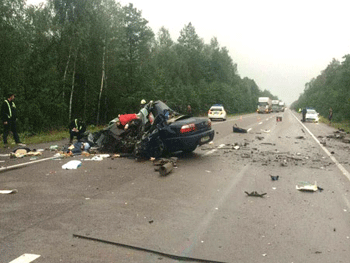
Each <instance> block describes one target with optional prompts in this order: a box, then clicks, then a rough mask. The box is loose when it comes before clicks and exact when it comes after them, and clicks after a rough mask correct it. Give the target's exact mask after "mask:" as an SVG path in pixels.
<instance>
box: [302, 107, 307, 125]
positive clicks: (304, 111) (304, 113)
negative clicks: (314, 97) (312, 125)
mask: <svg viewBox="0 0 350 263" xmlns="http://www.w3.org/2000/svg"><path fill="white" fill-rule="evenodd" d="M302 114H303V122H305V116H306V108H304V109H303V110H302Z"/></svg>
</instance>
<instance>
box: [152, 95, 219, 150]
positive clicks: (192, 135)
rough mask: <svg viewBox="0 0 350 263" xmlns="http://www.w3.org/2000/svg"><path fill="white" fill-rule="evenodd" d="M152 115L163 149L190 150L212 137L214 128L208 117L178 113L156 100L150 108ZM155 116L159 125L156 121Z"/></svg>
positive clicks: (210, 139)
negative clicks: (158, 120)
mask: <svg viewBox="0 0 350 263" xmlns="http://www.w3.org/2000/svg"><path fill="white" fill-rule="evenodd" d="M150 112H151V113H152V114H153V116H154V118H155V119H154V124H153V125H156V126H157V125H158V127H157V129H158V132H159V138H160V139H161V140H162V142H163V144H164V149H165V150H166V151H169V152H176V151H184V152H192V151H194V150H195V149H196V148H197V146H199V145H202V144H205V143H208V142H210V141H212V140H213V138H214V130H212V128H211V121H210V120H209V119H208V118H199V117H191V116H188V115H179V114H177V113H176V112H175V111H173V110H172V109H170V108H169V107H168V106H167V105H166V104H165V103H164V102H162V101H156V102H154V105H153V106H152V107H151V108H150ZM157 118H159V119H160V122H162V121H163V123H162V124H161V125H159V123H157Z"/></svg>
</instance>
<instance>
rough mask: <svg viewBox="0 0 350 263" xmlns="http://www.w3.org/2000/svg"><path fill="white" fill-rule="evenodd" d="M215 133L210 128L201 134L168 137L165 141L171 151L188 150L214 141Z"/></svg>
mask: <svg viewBox="0 0 350 263" xmlns="http://www.w3.org/2000/svg"><path fill="white" fill-rule="evenodd" d="M214 134H215V132H214V130H208V131H204V132H201V133H199V134H193V135H187V136H179V137H173V138H167V139H165V140H164V143H165V145H166V147H167V149H168V150H169V151H170V152H176V151H186V150H190V149H193V148H195V147H196V146H198V145H202V144H206V143H208V142H210V141H212V140H213V139H214Z"/></svg>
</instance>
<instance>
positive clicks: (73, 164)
mask: <svg viewBox="0 0 350 263" xmlns="http://www.w3.org/2000/svg"><path fill="white" fill-rule="evenodd" d="M80 166H81V161H78V160H73V161H69V162H68V163H66V164H64V165H62V169H65V170H72V169H77V168H78V167H80Z"/></svg>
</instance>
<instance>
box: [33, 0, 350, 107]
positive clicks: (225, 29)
mask: <svg viewBox="0 0 350 263" xmlns="http://www.w3.org/2000/svg"><path fill="white" fill-rule="evenodd" d="M40 2H42V0H27V3H33V4H37V3H40ZM118 2H120V3H121V4H122V5H127V4H128V3H133V4H134V7H136V8H137V9H139V10H141V11H142V16H143V18H145V19H147V20H148V21H149V26H150V27H151V28H152V30H153V31H154V33H155V34H156V33H157V32H158V30H159V28H160V27H161V26H164V27H165V28H166V29H168V30H169V31H170V33H171V36H172V39H173V40H174V41H176V40H177V38H178V37H179V34H180V30H181V29H183V28H184V26H185V25H187V24H188V23H189V22H191V23H192V25H193V26H194V28H195V29H196V32H197V34H198V35H199V37H200V38H202V39H203V40H204V42H205V43H206V44H209V43H210V39H211V38H212V37H217V39H218V42H219V44H220V45H221V46H222V47H226V48H227V49H228V50H229V51H230V55H231V57H232V59H233V61H234V62H235V63H236V64H237V66H238V73H239V75H240V76H241V77H242V78H243V77H248V78H250V79H254V80H255V82H256V84H257V85H258V86H259V88H260V89H261V90H265V89H266V90H269V91H270V92H271V93H272V94H273V95H276V96H278V97H279V99H282V100H284V101H285V102H286V103H287V104H290V103H292V102H293V101H295V100H297V99H298V97H299V94H300V93H302V92H303V91H304V87H305V83H307V82H309V81H310V80H311V79H312V78H313V77H317V76H318V75H319V74H320V73H321V71H322V70H323V69H325V68H326V67H327V65H328V64H329V63H330V62H331V61H332V59H333V58H335V59H337V60H339V61H343V59H342V57H343V56H344V55H346V54H350V34H349V24H350V23H349V20H350V18H349V8H350V1H349V0H332V1H330V0H327V1H326V0H293V1H292V0H288V1H285V0H216V1H199V0H176V1H170V0H122V1H118Z"/></svg>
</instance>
